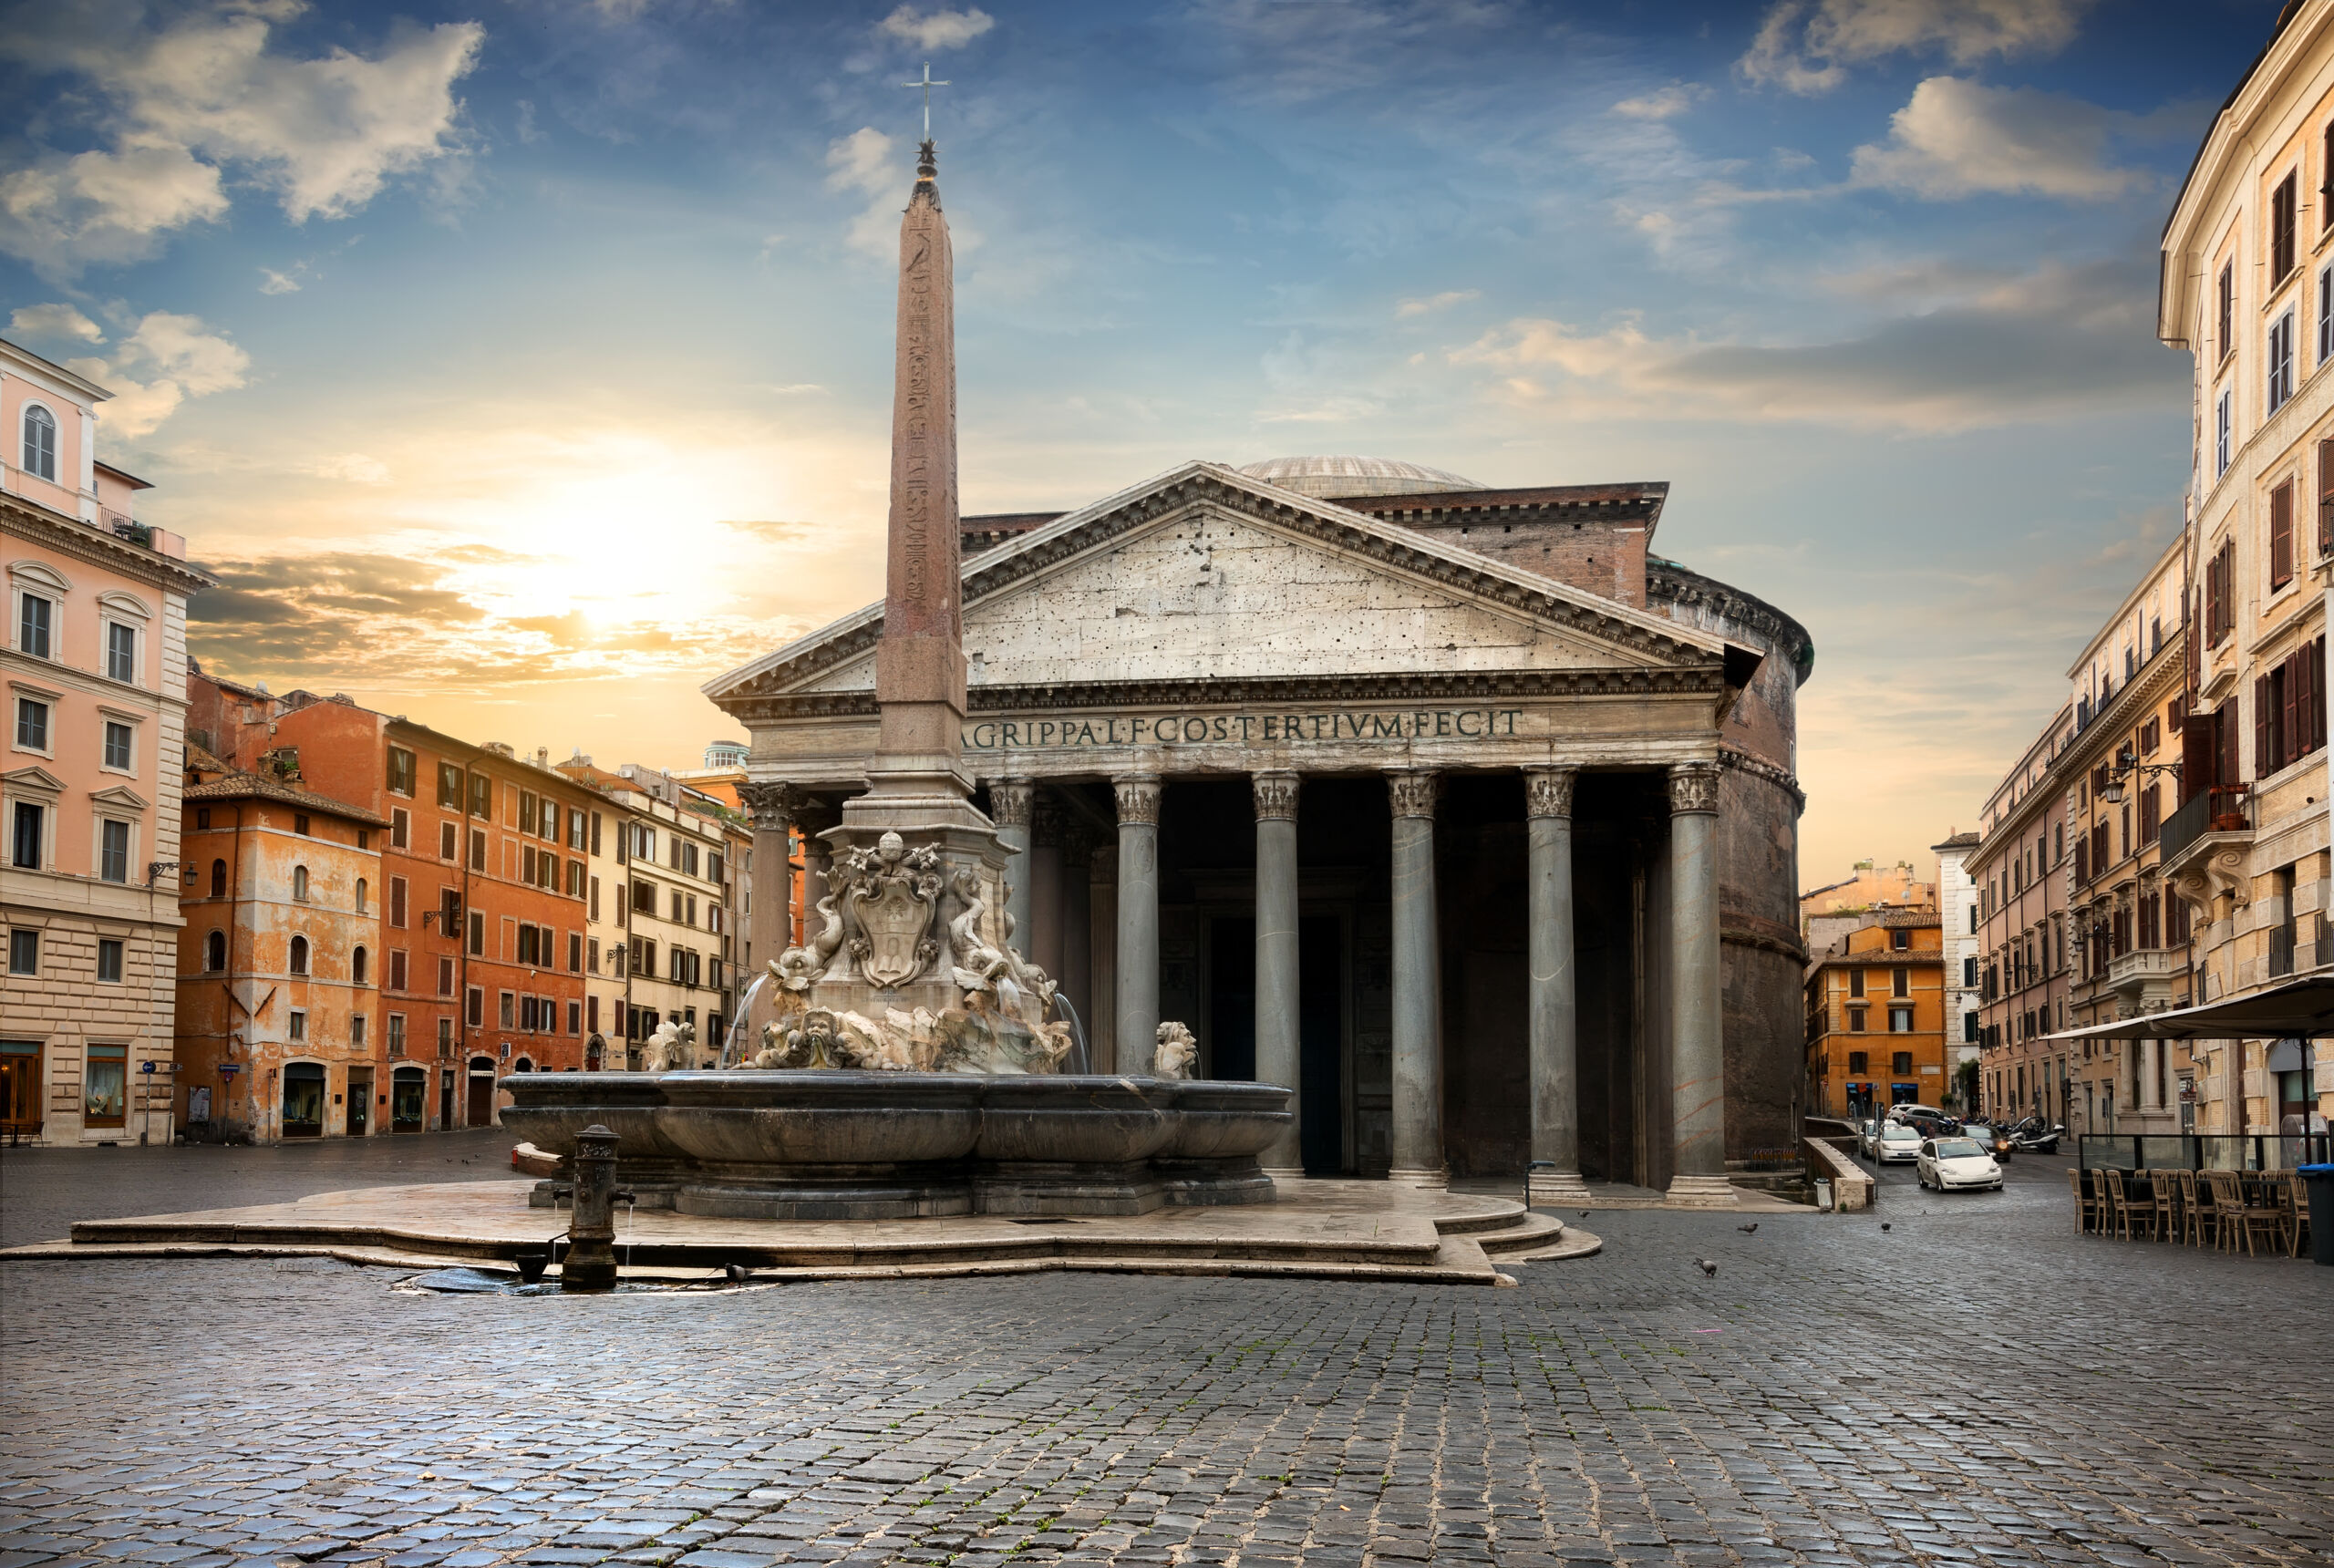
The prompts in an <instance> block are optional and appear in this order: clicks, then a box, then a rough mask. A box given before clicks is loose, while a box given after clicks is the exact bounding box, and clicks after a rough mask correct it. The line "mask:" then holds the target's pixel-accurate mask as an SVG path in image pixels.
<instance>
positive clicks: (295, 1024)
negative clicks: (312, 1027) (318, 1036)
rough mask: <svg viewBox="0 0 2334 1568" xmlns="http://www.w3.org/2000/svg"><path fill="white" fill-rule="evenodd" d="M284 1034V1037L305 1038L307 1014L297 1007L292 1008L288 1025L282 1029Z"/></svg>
mask: <svg viewBox="0 0 2334 1568" xmlns="http://www.w3.org/2000/svg"><path fill="white" fill-rule="evenodd" d="M284 1037H285V1038H286V1039H293V1040H305V1039H306V1038H307V1037H308V1015H307V1014H305V1013H304V1012H302V1011H301V1010H300V1009H299V1008H297V1007H294V1008H293V1009H292V1016H291V1019H290V1021H289V1024H288V1026H287V1027H286V1028H285V1029H284Z"/></svg>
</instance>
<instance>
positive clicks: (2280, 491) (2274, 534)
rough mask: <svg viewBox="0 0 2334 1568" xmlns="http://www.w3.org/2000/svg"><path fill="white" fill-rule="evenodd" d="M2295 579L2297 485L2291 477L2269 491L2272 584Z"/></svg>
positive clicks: (2280, 583)
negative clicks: (2295, 490) (2295, 485)
mask: <svg viewBox="0 0 2334 1568" xmlns="http://www.w3.org/2000/svg"><path fill="white" fill-rule="evenodd" d="M2293 580H2294V487H2293V484H2292V482H2291V481H2290V480H2288V482H2286V483H2285V484H2281V485H2279V486H2278V487H2277V489H2276V490H2271V491H2270V492H2269V586H2270V587H2272V588H2282V587H2284V586H2285V585H2286V584H2287V583H2290V582H2292V581H2293Z"/></svg>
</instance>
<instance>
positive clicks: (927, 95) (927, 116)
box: [900, 60, 952, 147]
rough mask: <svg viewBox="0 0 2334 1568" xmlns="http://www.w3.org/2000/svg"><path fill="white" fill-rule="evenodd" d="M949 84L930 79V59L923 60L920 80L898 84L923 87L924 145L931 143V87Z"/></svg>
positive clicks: (907, 86)
mask: <svg viewBox="0 0 2334 1568" xmlns="http://www.w3.org/2000/svg"><path fill="white" fill-rule="evenodd" d="M950 85H952V84H950V83H948V82H935V81H934V80H933V79H932V62H931V61H930V60H926V61H924V79H923V80H922V81H914V82H902V83H901V84H900V86H902V87H904V88H923V89H924V146H926V147H930V146H931V145H932V89H933V88H945V87H948V86H950Z"/></svg>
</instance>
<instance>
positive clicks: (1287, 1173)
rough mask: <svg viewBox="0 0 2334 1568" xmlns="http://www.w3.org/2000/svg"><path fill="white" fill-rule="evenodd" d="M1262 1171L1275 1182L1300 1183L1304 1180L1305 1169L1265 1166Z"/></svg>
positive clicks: (1299, 1167) (1287, 1166)
mask: <svg viewBox="0 0 2334 1568" xmlns="http://www.w3.org/2000/svg"><path fill="white" fill-rule="evenodd" d="M1264 1171H1265V1175H1267V1176H1269V1177H1271V1178H1272V1179H1273V1180H1274V1181H1304V1180H1305V1167H1304V1166H1302V1165H1267V1166H1265V1168H1264Z"/></svg>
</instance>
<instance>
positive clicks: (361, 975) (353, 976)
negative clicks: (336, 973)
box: [348, 947, 366, 985]
mask: <svg viewBox="0 0 2334 1568" xmlns="http://www.w3.org/2000/svg"><path fill="white" fill-rule="evenodd" d="M365 969H366V954H365V950H364V949H363V948H361V947H359V948H357V949H356V950H355V951H354V952H352V953H350V954H349V955H348V981H349V984H350V985H364V984H365Z"/></svg>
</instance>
